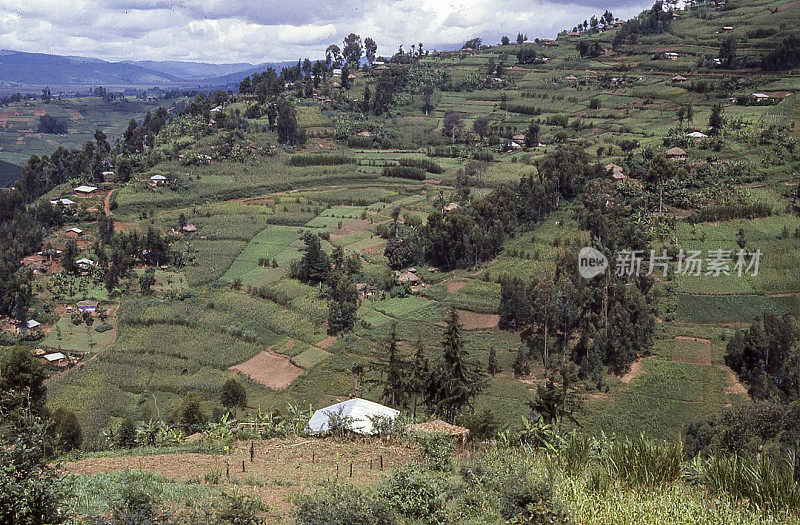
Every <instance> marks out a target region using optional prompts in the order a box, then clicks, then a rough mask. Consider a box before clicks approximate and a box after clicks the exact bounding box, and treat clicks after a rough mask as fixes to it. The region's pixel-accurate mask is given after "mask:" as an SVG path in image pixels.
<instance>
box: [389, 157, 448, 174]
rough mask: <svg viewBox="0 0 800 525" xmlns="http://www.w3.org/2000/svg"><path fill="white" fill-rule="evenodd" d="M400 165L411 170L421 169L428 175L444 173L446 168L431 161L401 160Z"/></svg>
mask: <svg viewBox="0 0 800 525" xmlns="http://www.w3.org/2000/svg"><path fill="white" fill-rule="evenodd" d="M400 165H401V166H406V167H409V168H419V169H421V170H425V171H427V172H428V173H436V174H439V173H444V168H443V167H441V166H440V165H439V164H437V163H435V162H433V161H432V160H429V159H400Z"/></svg>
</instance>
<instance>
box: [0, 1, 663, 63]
mask: <svg viewBox="0 0 800 525" xmlns="http://www.w3.org/2000/svg"><path fill="white" fill-rule="evenodd" d="M650 4H652V0H648V1H644V0H608V1H600V0H573V1H564V0H461V1H458V2H456V1H451V0H364V1H355V0H339V1H330V0H262V1H239V0H205V1H201V0H183V1H180V0H174V1H170V0H105V1H100V0H0V49H13V50H17V51H29V52H40V53H53V54H61V55H78V56H88V57H97V58H103V59H106V60H112V61H116V60H126V59H131V60H192V61H207V62H215V63H228V62H251V63H260V62H266V61H278V60H293V59H296V58H298V57H305V56H308V57H311V58H312V59H313V58H321V57H322V56H323V55H324V50H325V48H326V47H327V45H328V44H331V43H338V44H341V40H342V38H343V37H344V36H345V35H346V34H348V33H350V32H355V33H358V34H360V35H361V36H362V38H364V37H367V36H372V37H373V38H374V39H375V41H376V42H377V43H378V54H379V55H380V54H383V53H385V54H391V53H393V52H394V51H395V50H396V49H397V46H398V44H401V43H404V44H405V49H408V47H409V46H410V44H412V43H416V42H423V43H424V44H425V47H426V48H427V49H434V48H436V47H439V48H444V47H452V46H453V45H455V44H460V43H462V42H464V41H465V40H468V39H470V38H472V37H475V36H480V37H482V38H483V39H484V41H485V42H496V41H498V40H499V38H500V37H501V36H502V35H503V34H506V33H507V34H509V36H511V37H512V38H513V37H514V36H515V35H516V33H517V31H522V32H524V33H525V34H527V35H528V36H529V37H530V38H531V39H533V38H534V37H552V36H554V35H555V34H556V33H557V32H558V31H559V30H561V29H564V28H571V27H573V26H574V25H575V24H576V23H577V21H579V20H580V21H582V20H584V19H586V18H589V17H590V16H591V15H592V14H598V15H599V14H601V13H602V12H603V11H604V10H605V9H610V10H611V11H612V12H613V13H614V15H615V16H618V17H621V18H626V17H629V16H631V15H634V14H636V13H637V12H639V11H641V10H642V9H644V8H646V7H648V6H649V5H650Z"/></svg>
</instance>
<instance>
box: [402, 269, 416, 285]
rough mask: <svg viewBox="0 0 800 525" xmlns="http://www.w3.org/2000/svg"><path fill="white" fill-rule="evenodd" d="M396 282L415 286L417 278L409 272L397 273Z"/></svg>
mask: <svg viewBox="0 0 800 525" xmlns="http://www.w3.org/2000/svg"><path fill="white" fill-rule="evenodd" d="M397 280H398V281H400V282H401V283H408V284H417V283H418V282H419V277H417V276H416V275H415V274H414V273H412V272H409V271H405V272H397Z"/></svg>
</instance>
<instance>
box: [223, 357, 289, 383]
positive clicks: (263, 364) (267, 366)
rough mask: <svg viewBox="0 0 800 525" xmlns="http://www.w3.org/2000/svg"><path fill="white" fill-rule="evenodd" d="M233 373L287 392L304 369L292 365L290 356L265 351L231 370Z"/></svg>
mask: <svg viewBox="0 0 800 525" xmlns="http://www.w3.org/2000/svg"><path fill="white" fill-rule="evenodd" d="M229 370H231V371H232V372H238V373H240V374H243V375H246V376H247V377H249V378H250V379H252V380H253V381H255V382H256V383H261V384H262V385H264V386H265V387H267V388H271V389H273V390H286V389H287V388H289V385H291V384H292V381H294V380H295V379H297V378H298V377H299V376H300V374H302V373H303V369H302V368H300V367H299V366H295V365H294V364H292V361H291V360H290V359H289V357H288V356H285V355H281V354H276V353H273V352H270V351H269V350H264V351H263V352H261V353H260V354H258V355H256V356H254V357H252V358H250V359H248V360H247V361H245V362H244V363H241V364H238V365H234V366H232V367H230V368H229Z"/></svg>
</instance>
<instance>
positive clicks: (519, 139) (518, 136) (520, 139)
mask: <svg viewBox="0 0 800 525" xmlns="http://www.w3.org/2000/svg"><path fill="white" fill-rule="evenodd" d="M511 138H512V139H513V140H515V141H517V142H525V135H523V134H522V133H517V134H516V135H514V136H513V137H511Z"/></svg>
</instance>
